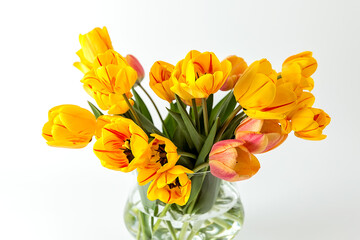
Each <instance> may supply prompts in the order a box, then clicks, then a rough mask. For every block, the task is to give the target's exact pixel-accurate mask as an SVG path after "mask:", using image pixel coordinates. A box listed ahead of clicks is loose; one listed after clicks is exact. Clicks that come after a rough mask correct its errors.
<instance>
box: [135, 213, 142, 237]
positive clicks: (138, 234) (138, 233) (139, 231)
mask: <svg viewBox="0 0 360 240" xmlns="http://www.w3.org/2000/svg"><path fill="white" fill-rule="evenodd" d="M137 215H138V218H139V230H138V232H137V234H136V240H140V237H141V231H142V229H141V216H140V212H138V214H137Z"/></svg>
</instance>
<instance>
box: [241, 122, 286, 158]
mask: <svg viewBox="0 0 360 240" xmlns="http://www.w3.org/2000/svg"><path fill="white" fill-rule="evenodd" d="M235 138H236V139H238V140H243V141H245V143H244V146H245V147H246V148H247V149H248V150H249V152H251V153H264V152H268V151H270V150H272V149H274V148H276V147H277V146H279V145H280V144H281V143H283V142H284V141H285V140H286V138H287V134H284V133H283V131H282V129H281V126H280V125H279V121H278V120H263V119H252V118H246V119H245V120H244V121H243V122H241V124H240V125H239V126H238V127H237V128H236V130H235Z"/></svg>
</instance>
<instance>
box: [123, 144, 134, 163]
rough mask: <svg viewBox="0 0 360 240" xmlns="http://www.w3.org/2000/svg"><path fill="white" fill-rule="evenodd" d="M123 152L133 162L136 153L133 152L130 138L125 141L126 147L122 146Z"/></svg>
mask: <svg viewBox="0 0 360 240" xmlns="http://www.w3.org/2000/svg"><path fill="white" fill-rule="evenodd" d="M122 150H123V153H124V154H125V155H126V158H127V160H128V161H129V163H131V161H132V160H133V159H134V158H135V157H134V155H133V154H132V151H131V149H130V139H126V141H125V143H124V148H122Z"/></svg>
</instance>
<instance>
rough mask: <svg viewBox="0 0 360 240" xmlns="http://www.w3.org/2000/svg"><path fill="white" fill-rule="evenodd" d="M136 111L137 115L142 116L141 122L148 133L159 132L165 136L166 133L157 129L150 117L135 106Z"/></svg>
mask: <svg viewBox="0 0 360 240" xmlns="http://www.w3.org/2000/svg"><path fill="white" fill-rule="evenodd" d="M134 110H135V112H136V113H137V115H138V116H139V118H140V121H141V124H142V126H143V127H144V128H145V129H143V130H145V131H146V132H148V133H156V134H159V135H161V136H163V135H164V134H163V133H162V132H161V131H160V130H159V129H157V128H156V127H155V126H154V124H153V123H152V122H150V121H149V119H147V118H146V117H145V116H144V115H143V114H142V113H141V112H140V111H139V110H138V109H136V108H134Z"/></svg>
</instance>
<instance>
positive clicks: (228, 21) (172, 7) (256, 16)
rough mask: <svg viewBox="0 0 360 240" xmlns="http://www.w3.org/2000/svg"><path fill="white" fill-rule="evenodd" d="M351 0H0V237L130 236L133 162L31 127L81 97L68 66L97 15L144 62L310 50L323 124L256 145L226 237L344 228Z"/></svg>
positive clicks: (350, 127) (354, 16)
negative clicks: (236, 232)
mask: <svg viewBox="0 0 360 240" xmlns="http://www.w3.org/2000/svg"><path fill="white" fill-rule="evenodd" d="M359 7H360V4H359V1H357V0H354V1H350V0H343V1H331V0H327V1H325V0H324V1H315V0H310V1H289V0H288V1H275V0H272V1H266V0H264V1H254V0H252V1H250V0H249V1H216V2H215V1H165V0H164V1H154V0H153V1H128V2H123V1H105V0H102V1H89V0H87V1H58V2H54V1H41V2H40V1H33V0H32V1H2V4H1V8H0V25H1V38H0V53H1V56H0V66H1V67H0V68H1V75H0V76H1V94H0V98H1V108H2V109H1V111H0V112H1V118H0V122H1V127H2V129H1V140H0V141H1V157H0V158H1V162H0V239H4V240H14V239H16V240H17V239H28V240H32V239H36V240H48V239H52V240H64V239H66V240H75V239H76V240H79V239H86V240H98V239H106V240H117V239H130V236H129V235H128V233H127V232H126V230H125V227H124V222H123V219H122V213H123V207H124V204H125V201H126V196H127V194H128V191H129V188H130V186H131V185H132V184H133V183H134V179H133V176H131V175H129V174H124V173H120V172H114V171H111V170H107V169H105V168H103V167H101V165H100V162H99V161H98V159H97V158H96V157H95V155H94V154H93V153H92V150H91V146H92V145H90V146H89V147H88V148H85V149H81V150H66V149H57V148H50V147H47V145H46V144H45V141H44V139H42V137H41V128H42V126H43V124H44V123H45V122H46V120H47V111H48V110H49V109H50V108H51V107H53V106H55V105H59V104H64V103H72V104H77V105H80V106H82V107H87V105H86V100H88V99H89V97H88V96H87V95H86V93H85V92H84V91H83V90H82V86H81V84H80V82H79V80H80V79H81V77H82V74H81V73H80V72H79V71H78V70H77V69H75V68H74V67H73V66H72V63H73V62H74V61H76V60H77V57H76V55H75V52H76V51H77V50H78V49H79V43H78V34H79V33H86V32H88V31H90V30H91V29H92V28H94V27H96V26H104V25H106V26H107V27H108V30H109V32H110V35H111V38H112V41H113V45H114V47H115V49H116V50H118V51H119V52H120V53H122V54H124V55H126V54H127V53H132V54H134V55H135V56H136V57H137V58H138V59H139V60H140V61H141V62H142V63H143V65H144V68H145V69H146V71H149V69H150V67H151V65H152V63H153V62H154V61H156V60H164V61H169V62H172V63H176V62H177V61H178V60H179V59H181V58H183V57H184V56H185V54H186V53H187V52H188V51H189V50H191V49H198V50H200V51H206V50H209V51H213V52H215V53H216V54H217V55H218V56H219V58H224V57H226V56H227V55H230V54H237V55H239V56H242V57H244V58H245V60H246V61H247V62H248V63H251V62H252V61H254V60H256V59H260V58H263V57H266V58H268V59H269V60H270V61H271V63H272V64H273V66H274V68H276V69H277V70H280V67H281V63H282V62H283V60H284V59H285V58H286V57H288V56H290V55H292V54H295V53H298V52H301V51H304V50H311V51H313V52H314V56H315V58H316V59H317V60H318V63H319V67H318V70H317V72H316V74H315V75H314V79H315V90H314V94H315V96H316V103H315V105H316V106H317V107H320V108H323V109H325V110H326V111H327V112H328V113H329V114H330V115H331V117H332V122H331V124H330V126H329V127H328V128H327V129H326V133H327V134H328V138H327V139H326V140H324V141H321V142H310V141H305V140H302V139H297V138H296V137H294V136H293V135H292V136H290V137H289V139H288V140H287V141H286V143H285V144H283V146H281V147H279V148H278V149H277V150H275V151H273V152H270V153H268V154H264V155H261V156H260V155H259V156H258V158H259V159H260V162H261V165H262V168H261V170H260V171H259V173H258V174H257V175H256V176H255V177H253V178H252V179H251V180H249V181H245V182H241V183H239V184H238V186H239V188H240V191H241V195H242V199H243V203H244V205H245V211H246V218H245V225H244V229H243V231H242V232H241V234H240V236H239V239H246V240H255V239H256V240H258V239H270V240H272V239H274V240H282V239H284V240H285V239H286V240H287V239H292V240H300V239H326V240H337V239H358V235H359V231H358V230H357V229H356V226H358V225H359V218H360V206H359V203H360V194H359V184H360V181H359V180H360V174H359V169H360V153H359V143H360V142H359V137H358V136H359V134H360V132H359V106H358V104H359V102H360V101H359V99H358V98H359V89H360V84H359V80H360V79H359V70H358V69H359V66H360V65H359V64H360V62H359V57H358V56H359V54H360V51H359V44H360V36H359V22H360V17H359V9H360V8H359ZM146 81H148V80H147V79H146V80H145V81H144V82H146ZM146 85H147V84H146ZM153 95H154V94H153ZM154 97H155V98H156V96H155V95H154ZM157 102H158V103H159V104H162V106H165V105H166V104H165V102H163V101H161V100H160V99H159V98H157ZM150 108H151V106H150ZM163 113H164V114H165V111H163ZM155 118H156V117H155ZM156 120H157V123H159V121H158V119H157V118H156Z"/></svg>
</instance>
